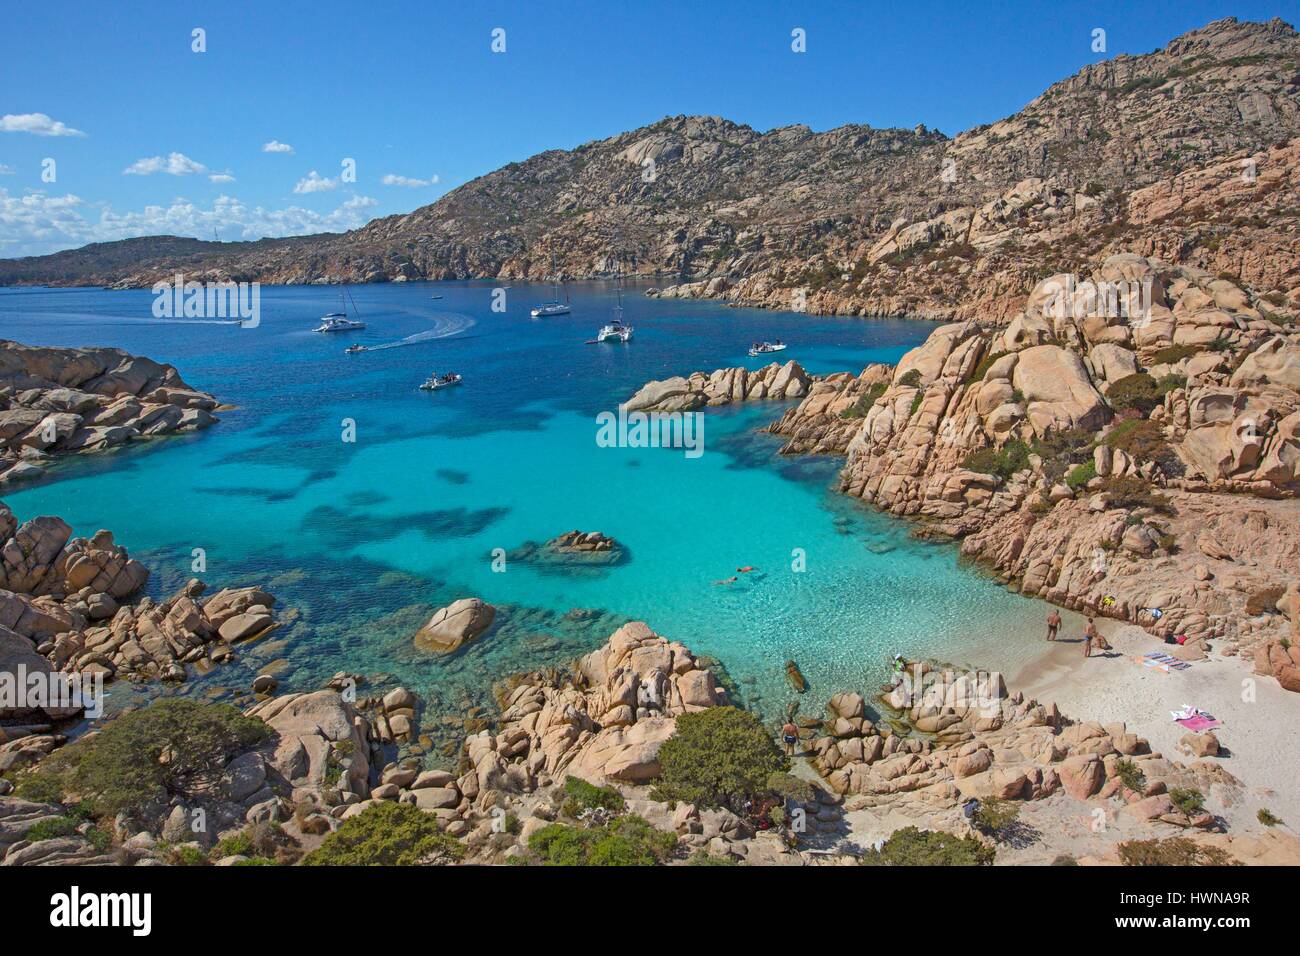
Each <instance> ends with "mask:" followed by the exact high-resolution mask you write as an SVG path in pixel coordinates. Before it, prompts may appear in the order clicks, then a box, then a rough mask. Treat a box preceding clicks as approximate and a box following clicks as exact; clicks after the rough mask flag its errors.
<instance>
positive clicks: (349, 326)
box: [312, 289, 366, 332]
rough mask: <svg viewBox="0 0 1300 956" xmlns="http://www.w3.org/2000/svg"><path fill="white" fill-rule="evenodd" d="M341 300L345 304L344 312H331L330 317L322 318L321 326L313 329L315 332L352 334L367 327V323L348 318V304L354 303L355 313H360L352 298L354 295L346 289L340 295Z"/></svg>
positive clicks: (353, 309) (324, 316)
mask: <svg viewBox="0 0 1300 956" xmlns="http://www.w3.org/2000/svg"><path fill="white" fill-rule="evenodd" d="M339 299H340V301H341V302H342V304H343V311H342V312H331V313H330V314H329V315H323V316H321V320H320V325H318V326H316V328H314V329H312V331H313V332H351V331H353V330H355V329H364V328H365V327H366V323H364V322H361V321H359V320H357V319H350V318H348V302H351V303H352V311H353V312H354V313H358V314H359V313H360V310H359V309H358V308H357V303H356V301H355V300H354V299H353V298H352V293H351V292H348V291H347V290H346V289H344V290H343V291H342V292H340V293H339Z"/></svg>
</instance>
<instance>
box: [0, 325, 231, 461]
mask: <svg viewBox="0 0 1300 956" xmlns="http://www.w3.org/2000/svg"><path fill="white" fill-rule="evenodd" d="M216 407H217V400H216V399H215V398H213V397H212V396H211V395H208V394H207V393H205V392H200V391H197V390H195V389H193V388H191V387H190V386H188V385H186V384H185V382H184V381H183V380H182V379H181V377H180V374H179V373H178V372H177V371H176V369H175V368H173V367H172V366H170V365H163V364H161V363H158V362H154V361H153V360H151V359H147V358H141V357H139V356H135V355H129V354H127V353H126V352H123V351H122V350H121V349H105V348H96V349H60V348H41V347H35V346H28V345H19V344H18V343H16V342H6V341H0V484H5V483H10V482H16V481H18V480H21V479H27V478H32V477H35V476H36V475H39V474H40V473H41V472H42V470H43V468H44V465H45V464H46V463H48V462H49V461H50V460H51V459H52V458H53V457H54V456H57V455H60V454H65V453H73V452H89V451H102V450H103V449H106V448H113V447H115V446H117V445H122V444H125V443H127V442H130V441H136V440H139V439H144V438H154V437H157V436H159V435H170V434H173V433H176V432H185V431H194V430H196V429H200V428H207V427H208V426H209V425H212V424H213V423H215V422H216V420H217V419H216V418H215V417H214V416H213V415H212V410H213V409H215V408H216Z"/></svg>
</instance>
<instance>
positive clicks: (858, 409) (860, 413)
mask: <svg viewBox="0 0 1300 956" xmlns="http://www.w3.org/2000/svg"><path fill="white" fill-rule="evenodd" d="M887 388H889V386H888V385H887V384H886V383H884V382H877V383H876V384H875V385H872V386H871V387H870V388H869V389H867V391H866V394H864V395H862V396H860V397H859V398H858V400H857V401H856V402H854V403H853V404H852V405H850V406H849V407H848V408H846V409H844V411H842V412H840V418H865V417H866V414H867V412H869V411H871V406H872V405H874V404H876V402H877V401H878V400H879V399H880V396H881V395H884V394H885V389H887Z"/></svg>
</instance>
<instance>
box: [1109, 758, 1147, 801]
mask: <svg viewBox="0 0 1300 956" xmlns="http://www.w3.org/2000/svg"><path fill="white" fill-rule="evenodd" d="M1115 774H1116V776H1118V777H1119V782H1120V783H1122V784H1123V785H1124V789H1125V790H1130V791H1132V792H1133V793H1142V792H1143V791H1144V790H1145V789H1146V786H1147V777H1146V774H1144V773H1143V772H1142V770H1141V769H1140V768H1139V767H1138V765H1137V764H1136V763H1134V762H1133V761H1132V760H1128V759H1121V760H1119V761H1117V762H1116V763H1115Z"/></svg>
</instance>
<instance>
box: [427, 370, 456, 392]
mask: <svg viewBox="0 0 1300 956" xmlns="http://www.w3.org/2000/svg"><path fill="white" fill-rule="evenodd" d="M459 384H460V375H459V374H458V373H456V372H448V373H447V374H446V375H439V374H438V373H437V372H434V373H433V374H432V375H430V376H429V379H428V381H426V382H425V383H424V384H423V385H421V386H420V388H422V389H423V390H424V391H426V392H436V391H438V390H439V389H441V388H451V387H452V386H453V385H459Z"/></svg>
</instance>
